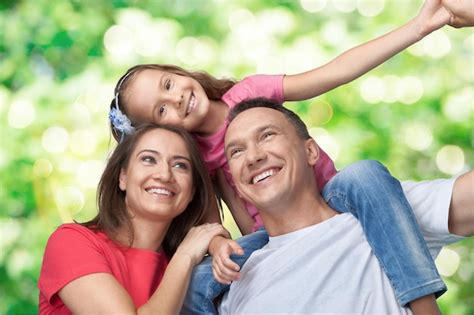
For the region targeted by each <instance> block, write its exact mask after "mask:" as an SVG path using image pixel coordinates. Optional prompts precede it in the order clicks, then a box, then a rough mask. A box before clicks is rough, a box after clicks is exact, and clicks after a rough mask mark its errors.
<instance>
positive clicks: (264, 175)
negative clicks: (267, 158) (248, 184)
mask: <svg viewBox="0 0 474 315" xmlns="http://www.w3.org/2000/svg"><path fill="white" fill-rule="evenodd" d="M275 174H276V171H275V170H274V169H271V170H268V171H265V172H263V173H261V174H258V175H257V176H255V177H254V178H252V184H255V183H258V182H259V181H261V180H262V179H265V178H267V177H270V176H273V175H275Z"/></svg>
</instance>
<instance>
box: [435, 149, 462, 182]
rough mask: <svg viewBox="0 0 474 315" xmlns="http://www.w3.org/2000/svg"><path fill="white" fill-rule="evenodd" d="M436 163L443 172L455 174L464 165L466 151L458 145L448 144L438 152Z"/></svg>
mask: <svg viewBox="0 0 474 315" xmlns="http://www.w3.org/2000/svg"><path fill="white" fill-rule="evenodd" d="M436 165H437V166H438V169H439V170H440V171H442V172H443V173H446V174H449V175H455V174H457V173H459V172H460V171H461V170H462V169H463V166H464V152H463V151H462V149H461V148H460V147H458V146H456V145H446V146H444V147H442V148H441V149H440V150H439V151H438V153H437V154H436Z"/></svg>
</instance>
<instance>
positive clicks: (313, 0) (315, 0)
mask: <svg viewBox="0 0 474 315" xmlns="http://www.w3.org/2000/svg"><path fill="white" fill-rule="evenodd" d="M327 2H328V1H327V0H300V4H301V7H302V8H303V9H304V10H306V11H308V12H311V13H315V12H319V11H321V10H323V9H324V7H325V6H326V3H327Z"/></svg>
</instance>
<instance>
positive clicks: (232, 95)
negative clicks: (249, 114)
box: [222, 74, 285, 108]
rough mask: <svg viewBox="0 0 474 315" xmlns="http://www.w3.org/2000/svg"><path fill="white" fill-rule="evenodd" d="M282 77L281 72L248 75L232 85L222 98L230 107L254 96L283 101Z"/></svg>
mask: <svg viewBox="0 0 474 315" xmlns="http://www.w3.org/2000/svg"><path fill="white" fill-rule="evenodd" d="M283 77H284V75H282V74H279V75H265V74H256V75H252V76H248V77H246V78H245V79H243V80H242V81H240V82H238V83H237V84H236V85H234V86H233V87H232V88H231V89H230V90H229V91H228V92H227V93H226V94H224V96H223V97H222V99H223V100H224V102H226V103H227V105H229V107H230V108H232V107H234V105H236V104H237V103H240V102H242V101H244V100H247V99H251V98H256V97H265V98H269V99H272V100H275V101H277V102H280V103H283V102H284V101H285V97H284V95H283Z"/></svg>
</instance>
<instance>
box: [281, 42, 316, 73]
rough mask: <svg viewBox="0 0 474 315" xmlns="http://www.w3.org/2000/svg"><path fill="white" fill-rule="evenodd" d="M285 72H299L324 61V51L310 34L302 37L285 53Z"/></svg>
mask: <svg viewBox="0 0 474 315" xmlns="http://www.w3.org/2000/svg"><path fill="white" fill-rule="evenodd" d="M283 58H284V63H285V66H286V68H285V73H298V72H303V71H307V70H308V69H313V68H316V67H317V66H318V65H321V64H322V63H323V62H324V59H325V55H324V52H323V51H321V49H320V48H319V47H318V45H317V43H316V42H315V41H314V39H312V38H311V37H309V36H305V37H301V38H299V39H298V40H296V41H295V42H294V43H293V45H292V46H290V47H288V49H287V50H286V51H285V53H284V55H283Z"/></svg>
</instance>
